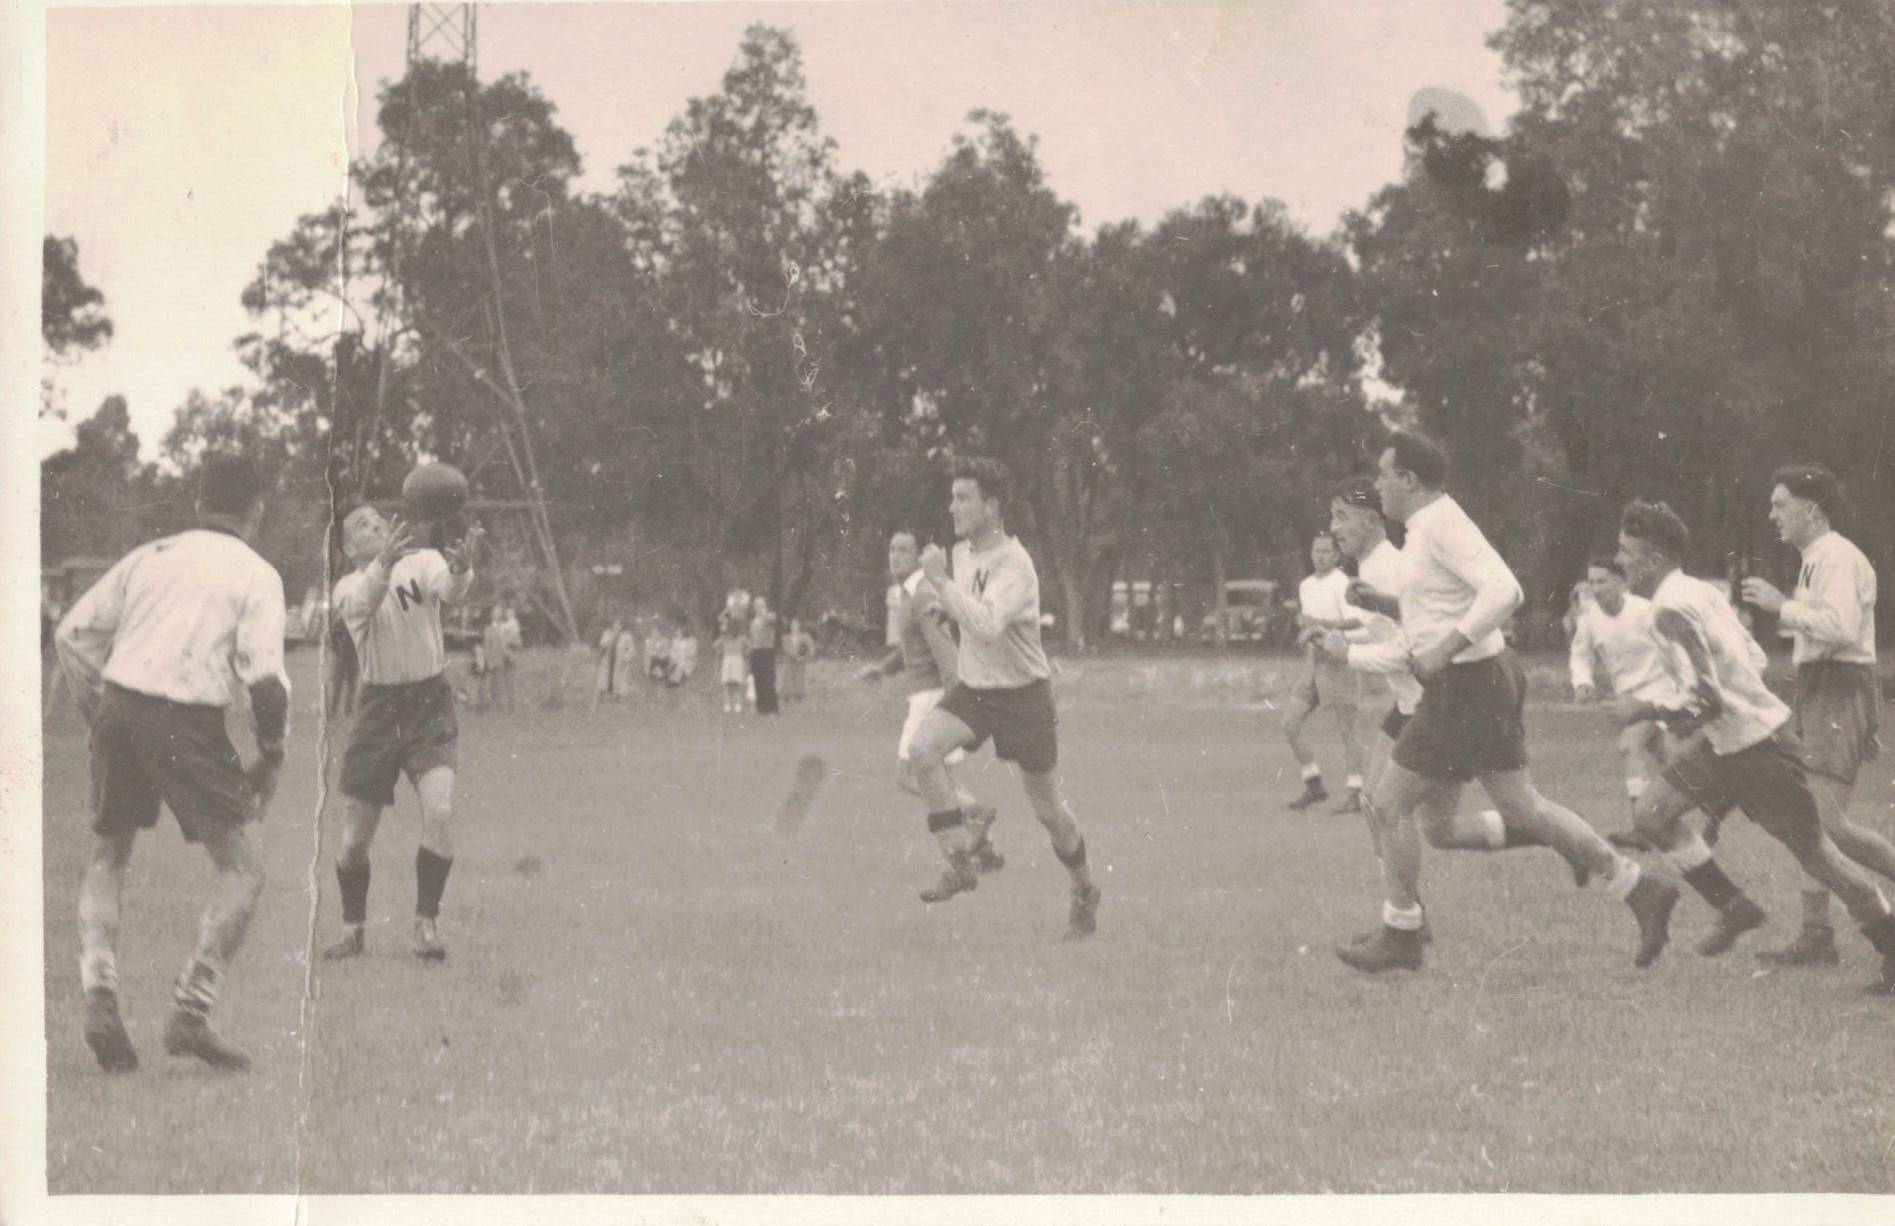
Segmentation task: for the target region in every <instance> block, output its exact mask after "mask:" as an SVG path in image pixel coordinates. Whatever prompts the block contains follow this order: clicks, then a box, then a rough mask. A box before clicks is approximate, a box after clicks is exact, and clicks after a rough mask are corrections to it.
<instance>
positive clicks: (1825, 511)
mask: <svg viewBox="0 0 1895 1226" xmlns="http://www.w3.org/2000/svg"><path fill="white" fill-rule="evenodd" d="M1772 481H1773V484H1772V488H1771V491H1770V522H1771V523H1773V524H1775V525H1776V527H1777V533H1778V535H1780V536H1781V537H1782V538H1783V541H1784V543H1785V544H1788V545H1794V546H1796V548H1797V551H1798V552H1799V553H1801V554H1802V555H1803V565H1802V569H1801V570H1800V571H1799V572H1798V574H1797V579H1796V589H1795V590H1794V591H1793V592H1791V593H1790V595H1789V596H1787V597H1786V596H1784V594H1783V593H1782V592H1779V591H1778V590H1777V589H1776V588H1774V587H1772V586H1771V585H1770V584H1769V583H1768V582H1766V581H1765V580H1763V579H1759V578H1756V577H1754V576H1753V577H1751V578H1747V579H1745V580H1744V583H1743V591H1742V593H1741V595H1742V597H1743V599H1744V600H1745V601H1746V602H1748V603H1750V604H1753V605H1755V606H1757V607H1758V608H1759V609H1762V610H1763V611H1764V612H1765V613H1769V614H1773V615H1775V617H1776V618H1777V621H1778V623H1779V624H1780V625H1782V626H1783V628H1784V629H1786V630H1788V631H1789V632H1790V636H1791V641H1792V647H1791V650H1790V659H1791V661H1792V662H1793V663H1794V664H1795V665H1796V699H1795V704H1794V712H1795V714H1794V721H1795V727H1796V734H1797V736H1798V738H1799V739H1800V740H1801V741H1802V744H1803V761H1804V764H1805V765H1807V766H1808V767H1809V771H1810V776H1811V778H1810V782H1811V785H1812V786H1813V787H1815V788H1817V789H1818V790H1819V791H1822V792H1824V793H1827V796H1826V800H1827V802H1828V803H1825V804H1824V805H1823V806H1822V814H1823V829H1824V831H1825V832H1826V833H1827V834H1828V835H1829V838H1830V841H1831V842H1833V843H1835V845H1836V846H1837V847H1838V848H1839V849H1840V850H1841V851H1842V854H1843V855H1845V856H1848V857H1849V858H1850V859H1851V860H1854V861H1855V862H1856V863H1857V864H1860V865H1862V867H1864V868H1866V869H1869V870H1870V871H1872V872H1875V873H1879V874H1880V875H1881V876H1883V877H1887V878H1891V879H1895V845H1891V844H1890V843H1889V841H1888V840H1887V839H1885V838H1883V837H1882V836H1881V835H1880V834H1878V833H1876V832H1875V831H1874V830H1871V829H1869V828H1868V827H1867V826H1865V825H1863V824H1861V823H1860V822H1854V821H1850V820H1849V802H1850V801H1851V800H1853V799H1854V798H1855V787H1856V775H1857V774H1858V773H1859V772H1860V771H1861V769H1862V764H1863V763H1865V762H1872V761H1874V760H1875V758H1876V757H1877V756H1878V755H1879V754H1880V752H1881V740H1880V735H1879V734H1880V731H1881V722H1882V719H1881V716H1882V686H1881V683H1880V681H1879V680H1878V679H1877V677H1876V675H1875V567H1874V565H1873V564H1872V563H1871V562H1870V561H1869V559H1868V557H1867V555H1865V554H1864V553H1863V552H1862V550H1861V549H1859V548H1858V547H1857V546H1856V544H1855V542H1854V541H1851V540H1850V539H1849V538H1848V537H1845V536H1844V535H1842V533H1840V532H1838V531H1836V530H1835V528H1834V527H1833V526H1832V525H1833V522H1834V521H1835V520H1836V519H1838V518H1840V516H1841V514H1842V485H1841V483H1840V482H1838V481H1837V480H1836V478H1835V475H1834V474H1833V473H1831V472H1830V471H1829V470H1828V469H1826V468H1821V467H1818V466H1817V465H1814V464H1793V465H1791V466H1789V467H1788V468H1781V469H1778V470H1777V472H1776V473H1775V475H1774V477H1773V479H1772ZM1829 909H1830V908H1829V891H1827V890H1825V889H1822V888H1820V887H1812V888H1810V889H1806V890H1804V891H1803V924H1802V928H1801V930H1800V931H1799V932H1798V933H1797V935H1796V939H1795V940H1793V941H1791V942H1790V943H1789V944H1788V945H1786V946H1784V947H1782V948H1780V949H1767V950H1764V951H1763V952H1762V953H1759V954H1758V955H1757V957H1758V959H1759V960H1760V961H1763V962H1766V963H1770V964H1772V965H1776V966H1834V965H1836V963H1837V961H1838V960H1839V958H1840V955H1839V954H1838V953H1837V951H1836V930H1835V928H1834V927H1832V926H1831V925H1830V922H1829Z"/></svg>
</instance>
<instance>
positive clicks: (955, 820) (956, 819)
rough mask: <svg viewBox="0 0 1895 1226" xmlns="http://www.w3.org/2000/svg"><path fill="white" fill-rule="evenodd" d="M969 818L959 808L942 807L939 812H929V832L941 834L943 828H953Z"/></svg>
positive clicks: (964, 822)
mask: <svg viewBox="0 0 1895 1226" xmlns="http://www.w3.org/2000/svg"><path fill="white" fill-rule="evenodd" d="M966 821H967V818H966V817H965V816H963V815H962V813H961V811H960V810H959V809H942V810H941V811H940V812H938V813H930V814H928V833H929V834H940V833H941V832H942V831H943V830H952V829H954V827H956V826H960V825H964V824H966Z"/></svg>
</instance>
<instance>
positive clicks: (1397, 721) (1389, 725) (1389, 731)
mask: <svg viewBox="0 0 1895 1226" xmlns="http://www.w3.org/2000/svg"><path fill="white" fill-rule="evenodd" d="M1413 718H1414V716H1412V715H1407V714H1404V713H1403V711H1402V709H1401V707H1400V706H1393V707H1390V708H1389V709H1388V714H1387V715H1384V716H1383V717H1382V735H1383V736H1385V737H1387V738H1388V739H1389V740H1391V741H1399V740H1401V739H1402V729H1403V728H1406V727H1407V726H1408V721H1409V720H1411V719H1413Z"/></svg>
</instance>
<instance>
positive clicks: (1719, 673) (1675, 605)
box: [1619, 502, 1895, 994]
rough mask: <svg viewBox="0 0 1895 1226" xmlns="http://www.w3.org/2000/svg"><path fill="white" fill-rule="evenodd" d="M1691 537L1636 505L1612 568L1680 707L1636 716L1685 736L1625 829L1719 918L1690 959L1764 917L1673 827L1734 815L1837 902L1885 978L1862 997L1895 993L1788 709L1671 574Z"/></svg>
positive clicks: (1686, 580) (1729, 616)
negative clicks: (1631, 595) (1649, 633)
mask: <svg viewBox="0 0 1895 1226" xmlns="http://www.w3.org/2000/svg"><path fill="white" fill-rule="evenodd" d="M1690 539H1691V538H1690V534H1689V532H1687V531H1686V529H1685V526H1684V523H1683V522H1682V521H1681V520H1679V518H1678V517H1677V515H1676V514H1674V513H1673V512H1672V510H1671V508H1670V507H1668V506H1666V505H1665V504H1664V503H1650V502H1634V503H1632V504H1630V505H1629V506H1627V507H1626V508H1625V511H1624V514H1623V515H1622V516H1621V517H1620V522H1619V564H1620V565H1622V566H1623V567H1624V568H1625V575H1626V578H1627V579H1628V580H1630V581H1631V584H1632V590H1633V591H1636V592H1639V593H1640V594H1649V595H1650V596H1651V601H1652V624H1653V626H1654V627H1655V628H1656V630H1657V633H1658V635H1659V637H1660V639H1661V640H1662V642H1663V643H1664V646H1665V651H1664V654H1663V659H1664V661H1665V667H1666V669H1667V671H1669V672H1670V674H1671V676H1672V679H1673V680H1674V681H1676V682H1677V684H1678V688H1679V690H1680V692H1681V693H1683V694H1684V695H1685V696H1686V703H1687V706H1686V707H1685V708H1683V709H1679V710H1663V709H1659V708H1657V707H1651V708H1648V709H1646V710H1645V711H1642V712H1638V713H1637V714H1640V715H1644V716H1650V717H1655V718H1658V719H1662V720H1664V721H1665V722H1666V723H1667V724H1668V725H1670V726H1671V728H1672V731H1673V732H1674V734H1676V735H1679V736H1681V737H1683V736H1689V737H1690V740H1689V743H1688V744H1687V746H1686V748H1684V749H1683V750H1681V751H1680V752H1679V753H1678V754H1677V755H1676V756H1675V757H1673V758H1672V760H1671V761H1670V762H1669V763H1668V764H1667V765H1666V767H1665V771H1664V774H1663V775H1661V776H1660V777H1659V778H1658V779H1657V780H1656V781H1654V782H1653V784H1652V785H1651V786H1650V787H1649V788H1647V789H1646V790H1645V794H1644V795H1643V796H1641V797H1639V801H1638V806H1637V808H1636V810H1635V811H1634V814H1633V821H1634V822H1635V823H1636V825H1637V826H1638V829H1639V832H1640V833H1641V834H1643V835H1644V836H1645V837H1646V838H1648V839H1650V840H1651V841H1652V843H1653V844H1654V845H1655V846H1657V847H1659V848H1661V849H1663V850H1664V851H1665V853H1666V854H1667V855H1668V856H1670V857H1671V859H1672V861H1673V862H1674V863H1675V864H1677V866H1678V867H1679V868H1680V869H1681V870H1682V871H1683V873H1684V879H1685V882H1686V883H1687V884H1688V885H1690V886H1691V888H1692V889H1694V890H1696V891H1697V892H1698V893H1699V894H1700V895H1701V896H1702V897H1703V898H1704V901H1705V902H1707V903H1709V904H1711V906H1712V907H1714V908H1715V909H1716V910H1717V914H1718V922H1717V927H1716V928H1715V929H1714V930H1713V931H1712V933H1711V934H1710V936H1708V937H1706V938H1705V940H1704V941H1703V942H1702V943H1701V944H1700V945H1699V946H1698V952H1700V953H1702V954H1705V955H1707V956H1715V955H1717V954H1721V953H1724V952H1726V951H1727V950H1729V949H1730V948H1731V947H1732V946H1733V945H1735V944H1736V943H1737V940H1738V938H1739V937H1741V936H1742V935H1743V934H1744V933H1746V932H1749V931H1750V930H1751V929H1753V928H1757V927H1760V926H1762V924H1763V922H1764V913H1763V909H1762V908H1761V907H1759V906H1758V905H1757V904H1756V903H1754V902H1752V901H1751V900H1750V899H1749V898H1748V897H1747V896H1746V895H1745V894H1744V892H1743V891H1742V890H1740V889H1739V888H1738V887H1737V885H1736V883H1735V882H1733V881H1732V880H1731V879H1730V878H1729V877H1728V876H1727V875H1725V873H1724V870H1723V869H1722V867H1720V866H1719V864H1718V863H1717V860H1716V859H1715V858H1714V856H1713V855H1712V852H1711V849H1710V848H1709V847H1708V846H1707V845H1706V844H1705V842H1704V840H1703V839H1701V838H1699V837H1698V836H1697V835H1695V834H1693V833H1692V832H1691V831H1690V830H1689V829H1688V828H1687V827H1685V826H1684V825H1683V824H1682V823H1681V822H1680V821H1679V820H1678V819H1679V818H1680V817H1681V816H1682V815H1683V814H1684V813H1685V812H1686V811H1688V810H1689V809H1690V808H1691V807H1692V806H1693V805H1696V806H1698V807H1700V808H1704V809H1705V810H1706V811H1707V812H1709V811H1713V809H1714V807H1715V806H1719V805H1722V806H1725V807H1733V806H1734V807H1737V808H1741V809H1743V811H1744V813H1745V815H1746V816H1748V817H1749V818H1750V819H1751V820H1752V821H1753V822H1756V823H1757V825H1759V826H1761V827H1762V828H1763V829H1764V830H1765V831H1767V832H1768V833H1769V834H1770V835H1771V836H1772V837H1774V838H1776V839H1777V840H1778V841H1779V842H1781V843H1782V844H1783V845H1784V846H1786V847H1788V848H1789V849H1790V852H1791V854H1793V855H1794V856H1795V857H1796V859H1797V862H1798V863H1799V864H1801V865H1802V866H1803V870H1804V871H1805V872H1807V873H1809V875H1810V876H1811V877H1814V878H1815V879H1816V880H1817V881H1820V882H1821V883H1822V884H1823V885H1824V886H1826V887H1828V888H1829V889H1830V890H1831V891H1833V892H1834V893H1835V894H1836V895H1837V896H1838V897H1839V898H1841V899H1842V901H1843V905H1844V906H1845V907H1847V908H1848V909H1849V914H1850V916H1851V917H1853V918H1854V919H1855V921H1856V922H1857V923H1858V924H1860V925H1861V927H1862V933H1863V935H1864V936H1866V937H1868V939H1869V943H1870V944H1871V945H1873V946H1874V947H1875V949H1876V952H1877V953H1879V954H1881V955H1882V976H1881V978H1880V979H1879V980H1878V981H1877V982H1876V983H1875V984H1873V985H1871V990H1872V991H1876V992H1879V993H1882V994H1895V916H1891V915H1890V913H1889V908H1888V903H1887V902H1886V901H1885V900H1884V899H1883V898H1882V894H1881V891H1879V890H1877V889H1876V887H1875V882H1874V881H1873V880H1872V879H1871V878H1870V877H1869V876H1868V874H1866V873H1864V872H1863V871H1862V870H1861V869H1860V868H1858V867H1857V866H1856V865H1855V863H1854V862H1853V861H1851V860H1850V859H1849V858H1848V857H1846V856H1844V855H1843V854H1842V852H1841V851H1840V850H1838V849H1837V847H1836V845H1835V843H1834V842H1832V841H1831V840H1830V838H1829V836H1828V835H1827V834H1826V833H1824V825H1825V822H1824V819H1823V817H1822V815H1821V812H1820V809H1821V806H1822V805H1823V804H1825V803H1833V802H1831V801H1829V800H1828V799H1827V797H1826V796H1825V793H1824V791H1823V790H1822V789H1818V788H1813V787H1812V786H1811V784H1810V772H1809V769H1808V768H1807V767H1806V766H1805V765H1804V762H1803V756H1802V746H1801V745H1800V744H1799V743H1798V740H1797V737H1796V734H1795V732H1794V731H1793V730H1792V729H1791V727H1790V709H1789V707H1787V706H1785V705H1784V703H1783V701H1782V700H1781V699H1779V698H1778V697H1777V696H1776V695H1775V694H1773V693H1771V692H1770V689H1769V687H1768V686H1766V685H1765V684H1764V683H1763V677H1762V675H1761V674H1760V673H1759V672H1758V671H1757V668H1756V665H1755V664H1754V663H1753V660H1754V658H1755V657H1754V655H1753V654H1752V651H1751V639H1750V635H1749V633H1748V632H1747V631H1746V630H1745V629H1744V627H1743V624H1742V623H1741V622H1740V621H1738V619H1737V612H1736V610H1735V609H1733V608H1732V607H1731V605H1730V602H1729V601H1727V600H1725V599H1724V597H1723V596H1722V595H1721V594H1720V593H1718V592H1717V591H1716V589H1714V588H1712V587H1711V585H1710V584H1708V583H1705V582H1704V581H1703V580H1701V579H1693V578H1691V577H1689V576H1688V575H1686V574H1685V573H1684V572H1683V571H1682V570H1680V569H1678V564H1679V560H1680V559H1681V558H1683V556H1684V555H1685V552H1686V551H1687V550H1688V549H1689V547H1690ZM1693 734H1695V735H1693Z"/></svg>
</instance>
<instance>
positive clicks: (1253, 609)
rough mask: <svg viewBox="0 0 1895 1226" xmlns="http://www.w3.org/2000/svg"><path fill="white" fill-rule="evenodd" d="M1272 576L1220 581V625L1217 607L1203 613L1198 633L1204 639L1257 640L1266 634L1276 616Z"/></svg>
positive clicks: (1231, 641)
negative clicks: (1221, 618) (1222, 602)
mask: <svg viewBox="0 0 1895 1226" xmlns="http://www.w3.org/2000/svg"><path fill="white" fill-rule="evenodd" d="M1276 594H1277V584H1276V580H1274V579H1230V580H1227V581H1226V582H1225V584H1224V625H1223V627H1222V634H1220V633H1219V627H1218V624H1217V610H1216V609H1212V610H1211V612H1209V613H1207V614H1205V616H1204V621H1203V623H1202V624H1201V625H1200V626H1199V628H1198V633H1199V635H1200V637H1202V638H1203V639H1204V640H1205V641H1207V642H1213V643H1214V642H1217V641H1218V640H1219V639H1220V638H1221V639H1222V641H1224V642H1226V643H1261V642H1264V641H1265V640H1267V639H1268V638H1269V637H1270V632H1271V631H1272V630H1273V629H1274V628H1275V626H1276V623H1277V621H1278V620H1279V618H1278V611H1277V599H1276Z"/></svg>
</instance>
